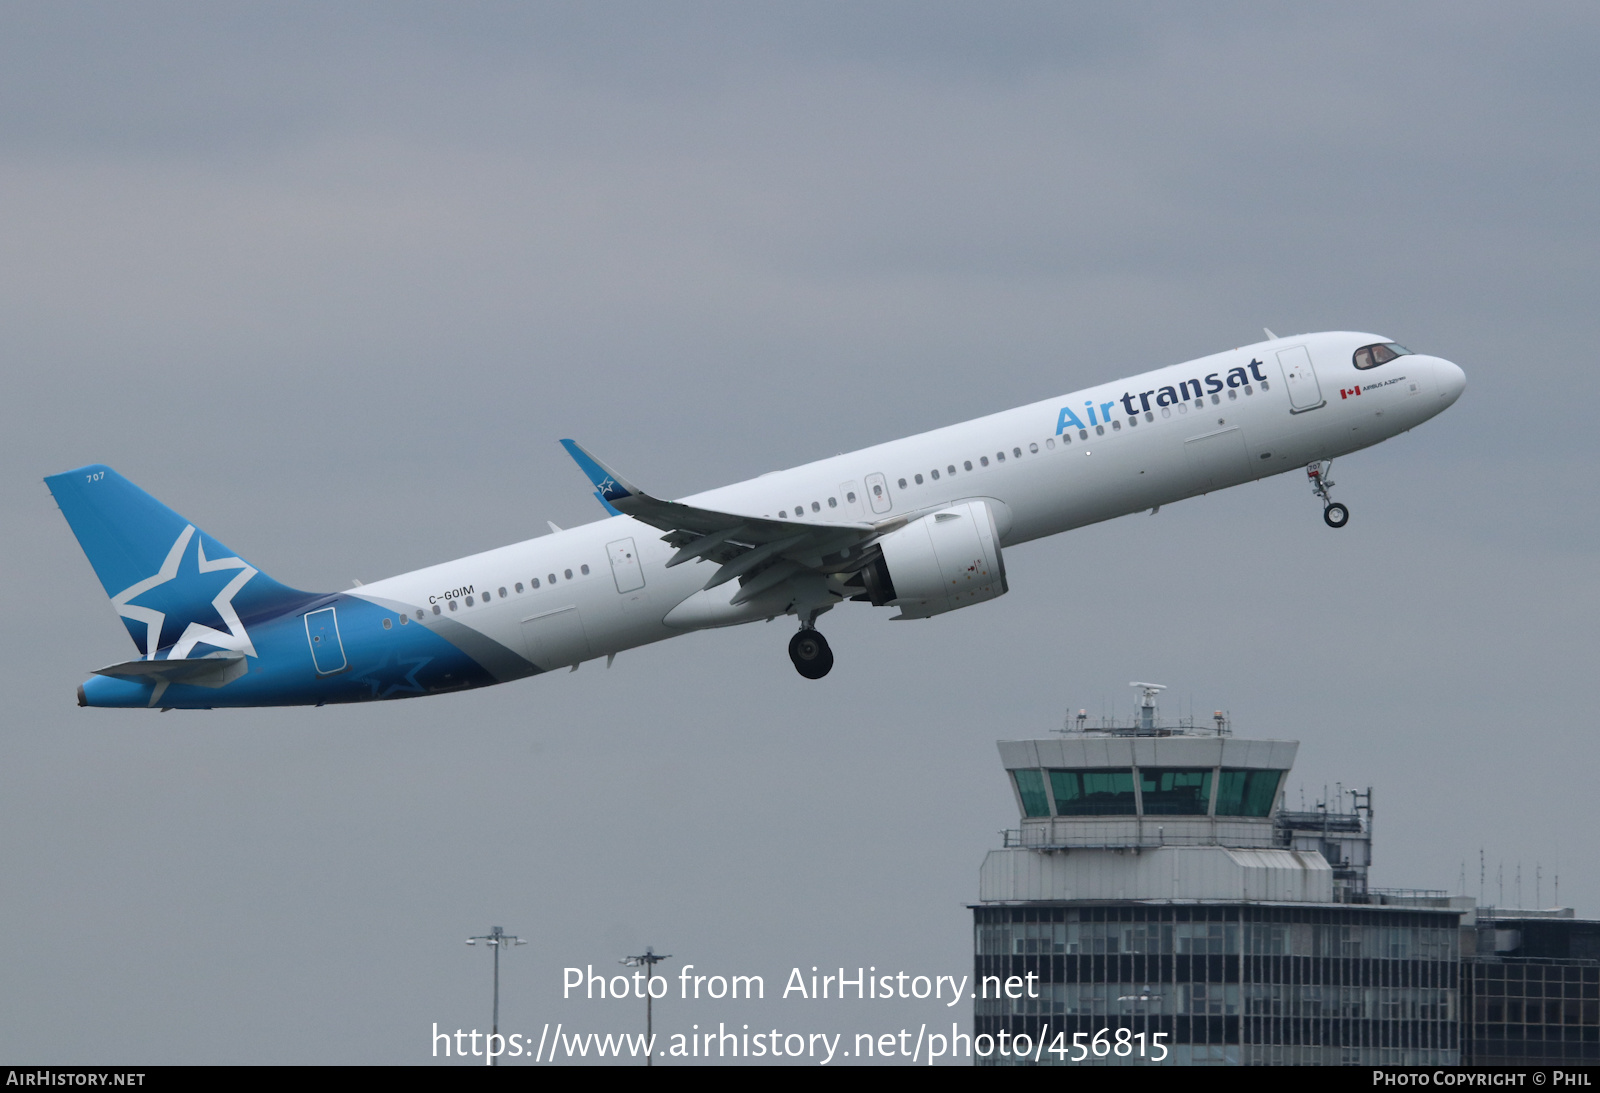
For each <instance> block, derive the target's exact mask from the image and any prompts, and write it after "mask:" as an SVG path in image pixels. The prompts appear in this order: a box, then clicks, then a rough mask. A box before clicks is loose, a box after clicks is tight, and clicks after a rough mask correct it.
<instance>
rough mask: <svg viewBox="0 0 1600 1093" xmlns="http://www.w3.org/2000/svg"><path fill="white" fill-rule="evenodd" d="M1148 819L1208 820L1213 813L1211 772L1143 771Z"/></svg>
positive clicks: (1142, 788)
mask: <svg viewBox="0 0 1600 1093" xmlns="http://www.w3.org/2000/svg"><path fill="white" fill-rule="evenodd" d="M1139 791H1140V793H1141V794H1142V795H1143V797H1144V814H1145V815H1146V816H1204V815H1205V814H1206V813H1207V812H1209V811H1210V810H1211V768H1210V767H1204V768H1197V769H1194V770H1187V769H1182V770H1180V769H1170V770H1162V769H1157V768H1155V767H1141V768H1140V769H1139Z"/></svg>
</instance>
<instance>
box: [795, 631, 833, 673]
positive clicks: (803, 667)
mask: <svg viewBox="0 0 1600 1093" xmlns="http://www.w3.org/2000/svg"><path fill="white" fill-rule="evenodd" d="M789 659H790V660H792V661H794V670H795V671H797V672H799V673H800V674H801V675H803V676H805V677H806V678H807V679H821V678H822V677H823V676H825V675H827V674H828V673H829V672H830V671H832V670H833V650H832V649H830V648H828V639H827V638H825V637H823V636H822V634H821V633H820V632H818V631H816V630H814V629H812V628H811V627H809V626H803V627H801V628H800V632H799V633H797V634H795V636H794V637H792V638H790V639H789Z"/></svg>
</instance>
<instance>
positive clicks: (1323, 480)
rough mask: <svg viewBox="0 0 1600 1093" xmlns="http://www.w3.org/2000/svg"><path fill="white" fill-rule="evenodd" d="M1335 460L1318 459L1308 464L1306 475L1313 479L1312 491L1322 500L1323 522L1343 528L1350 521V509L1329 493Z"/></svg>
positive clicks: (1331, 486)
mask: <svg viewBox="0 0 1600 1093" xmlns="http://www.w3.org/2000/svg"><path fill="white" fill-rule="evenodd" d="M1332 471H1333V460H1331V459H1330V460H1328V461H1327V462H1326V463H1324V462H1323V461H1322V460H1320V459H1319V460H1317V461H1316V462H1315V463H1309V464H1307V465H1306V477H1307V478H1309V479H1310V480H1311V492H1312V493H1314V494H1316V495H1317V498H1318V499H1319V500H1320V501H1321V502H1322V522H1323V523H1324V524H1327V525H1328V526H1329V527H1330V528H1342V527H1344V526H1345V524H1347V523H1349V522H1350V510H1349V509H1348V508H1346V507H1345V506H1343V505H1341V504H1340V503H1339V502H1337V501H1335V500H1334V499H1333V498H1332V497H1331V496H1330V495H1329V493H1328V491H1329V490H1331V489H1333V479H1332V478H1329V477H1328V475H1329V474H1330V473H1332Z"/></svg>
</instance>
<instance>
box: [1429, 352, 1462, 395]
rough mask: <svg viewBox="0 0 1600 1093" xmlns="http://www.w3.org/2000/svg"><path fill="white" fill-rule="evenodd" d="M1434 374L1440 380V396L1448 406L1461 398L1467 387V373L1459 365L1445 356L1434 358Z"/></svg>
mask: <svg viewBox="0 0 1600 1093" xmlns="http://www.w3.org/2000/svg"><path fill="white" fill-rule="evenodd" d="M1433 374H1434V377H1435V378H1436V379H1437V380H1438V381H1439V397H1440V398H1442V399H1444V401H1445V405H1447V406H1448V405H1449V404H1451V403H1453V402H1455V400H1456V399H1458V398H1460V397H1461V392H1463V391H1465V390H1466V389H1467V374H1466V373H1465V372H1463V371H1462V370H1461V367H1460V366H1459V365H1456V364H1452V363H1451V362H1450V361H1447V360H1445V359H1444V358H1443V357H1435V358H1434V363H1433Z"/></svg>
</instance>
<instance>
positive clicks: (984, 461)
mask: <svg viewBox="0 0 1600 1093" xmlns="http://www.w3.org/2000/svg"><path fill="white" fill-rule="evenodd" d="M978 465H979V466H980V467H987V466H988V465H989V457H988V456H986V455H984V456H979V457H978Z"/></svg>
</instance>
